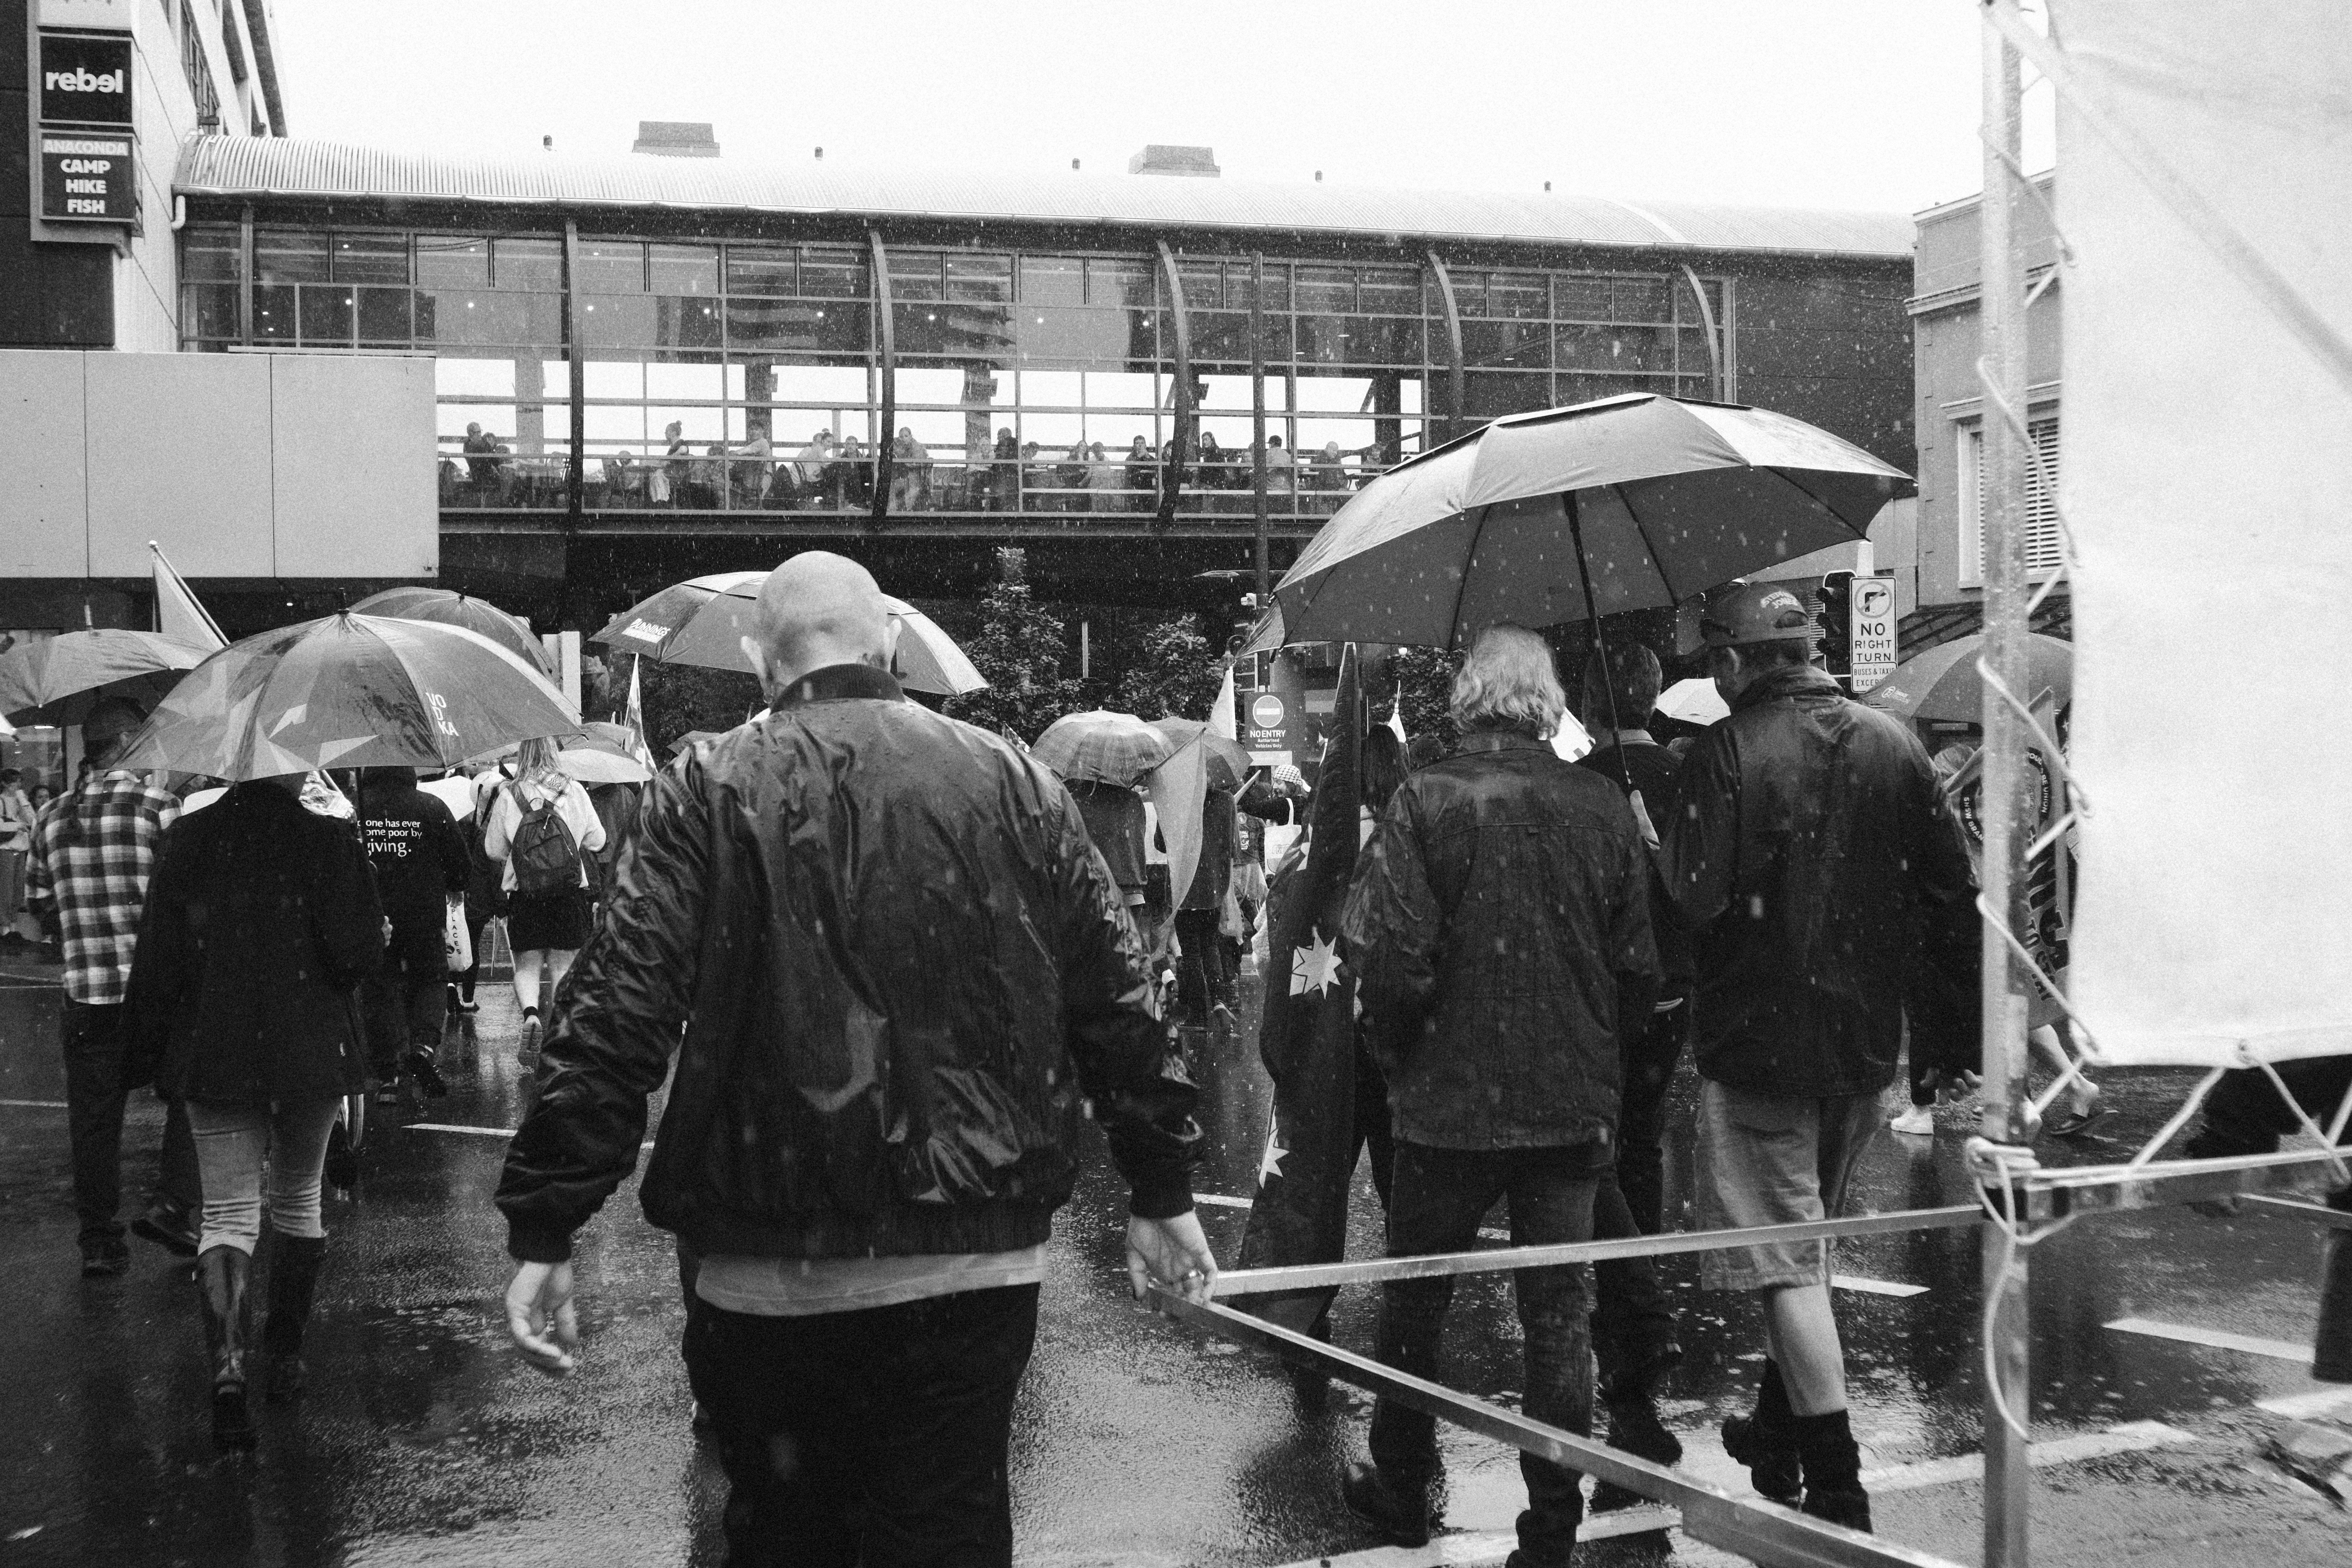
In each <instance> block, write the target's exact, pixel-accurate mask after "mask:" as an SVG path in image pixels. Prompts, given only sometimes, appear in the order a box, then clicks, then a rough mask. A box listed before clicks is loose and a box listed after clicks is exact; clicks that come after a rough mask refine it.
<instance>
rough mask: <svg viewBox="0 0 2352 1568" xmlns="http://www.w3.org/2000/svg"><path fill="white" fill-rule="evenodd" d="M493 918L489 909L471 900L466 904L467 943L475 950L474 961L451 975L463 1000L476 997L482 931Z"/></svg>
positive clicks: (459, 998)
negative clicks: (478, 905) (475, 983)
mask: <svg viewBox="0 0 2352 1568" xmlns="http://www.w3.org/2000/svg"><path fill="white" fill-rule="evenodd" d="M493 918H494V917H493V916H492V914H491V912H490V911H489V910H486V909H479V908H477V907H476V906H475V905H474V904H472V903H470V902H469V903H467V906H466V945H467V947H468V948H470V949H472V950H473V954H474V962H473V963H469V964H467V966H466V968H465V970H464V971H463V972H462V973H458V974H456V975H454V976H452V977H451V978H452V981H453V982H454V984H456V985H457V999H458V1000H459V1001H461V1002H471V1001H472V1000H473V999H474V982H475V981H477V980H479V979H480V978H481V977H482V931H483V930H484V929H485V928H486V927H488V925H489V923H490V921H491V920H492V919H493Z"/></svg>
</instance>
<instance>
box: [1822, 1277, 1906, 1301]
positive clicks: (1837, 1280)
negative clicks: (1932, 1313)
mask: <svg viewBox="0 0 2352 1568" xmlns="http://www.w3.org/2000/svg"><path fill="white" fill-rule="evenodd" d="M1830 1283H1831V1284H1832V1285H1834V1286H1836V1287H1837V1288H1838V1289H1841V1290H1860V1291H1862V1292H1864V1294H1865V1295H1871V1296H1924V1295H1926V1294H1927V1287H1926V1286H1925V1285H1906V1284H1904V1283H1902V1282H1901V1281H1900V1280H1895V1279H1864V1278H1863V1277H1862V1276H1861V1275H1859V1274H1832V1275H1831V1276H1830Z"/></svg>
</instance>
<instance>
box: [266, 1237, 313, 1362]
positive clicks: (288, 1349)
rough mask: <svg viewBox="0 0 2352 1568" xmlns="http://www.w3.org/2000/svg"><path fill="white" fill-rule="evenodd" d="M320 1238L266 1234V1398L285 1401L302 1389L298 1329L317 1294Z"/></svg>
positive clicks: (306, 1318)
mask: <svg viewBox="0 0 2352 1568" xmlns="http://www.w3.org/2000/svg"><path fill="white" fill-rule="evenodd" d="M326 1257H327V1238H326V1237H323V1236H287V1235H285V1234H283V1233H282V1232H281V1233H279V1234H278V1235H277V1236H275V1237H272V1238H271V1252H270V1256H269V1315H268V1318H267V1319H265V1320H264V1321H263V1322H262V1325H261V1348H262V1350H263V1351H264V1352H267V1353H268V1357H269V1397H270V1399H271V1401H272V1402H275V1401H278V1400H281V1399H290V1398H292V1397H293V1396H294V1395H295V1394H299V1393H301V1392H302V1383H303V1367H302V1330H303V1327H304V1326H305V1325H306V1324H307V1323H309V1322H310V1300H311V1298H312V1297H313V1296H315V1295H316V1294H317V1293H318V1289H319V1266H320V1264H321V1263H323V1262H324V1261H325V1260H326Z"/></svg>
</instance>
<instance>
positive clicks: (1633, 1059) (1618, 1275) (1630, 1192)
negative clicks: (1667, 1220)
mask: <svg viewBox="0 0 2352 1568" xmlns="http://www.w3.org/2000/svg"><path fill="white" fill-rule="evenodd" d="M1689 1014H1690V1004H1688V1003H1687V1002H1685V1004H1684V1005H1681V1006H1679V1007H1677V1008H1675V1010H1674V1011H1672V1012H1670V1013H1653V1014H1652V1015H1651V1016H1650V1026H1649V1027H1648V1028H1647V1029H1646V1030H1644V1031H1643V1035H1642V1037H1641V1038H1640V1039H1639V1040H1637V1041H1635V1042H1634V1043H1633V1045H1632V1046H1630V1047H1626V1048H1625V1049H1624V1050H1622V1052H1620V1053H1619V1061H1620V1063H1621V1065H1622V1069H1623V1070H1622V1074H1621V1075H1620V1076H1621V1077H1622V1079H1623V1089H1622V1092H1621V1094H1620V1096H1619V1108H1618V1112H1617V1163H1616V1166H1615V1168H1614V1169H1613V1170H1612V1171H1610V1172H1609V1173H1607V1174H1606V1175H1604V1176H1602V1177H1601V1186H1600V1190H1599V1191H1598V1192H1596V1193H1595V1194H1593V1200H1592V1234H1593V1236H1594V1237H1595V1238H1596V1239H1598V1240H1601V1241H1614V1240H1616V1239H1618V1238H1620V1237H1629V1236H1655V1235H1656V1234H1657V1233H1658V1231H1659V1230H1660V1229H1661V1228H1662V1227H1663V1225H1664V1209H1665V1131H1666V1091H1667V1090H1668V1089H1671V1088H1673V1087H1674V1081H1675V1067H1676V1066H1677V1065H1678V1064H1679V1063H1680V1061H1681V1059H1682V1054H1683V1038H1684V1029H1685V1023H1686V1021H1687V1019H1688V1016H1689ZM1592 1278H1593V1285H1594V1288H1595V1292H1596V1294H1597V1296H1598V1298H1599V1304H1598V1305H1597V1306H1596V1307H1595V1308H1594V1309H1593V1313H1592V1331H1593V1349H1594V1350H1595V1351H1596V1352H1598V1353H1599V1355H1600V1357H1601V1375H1602V1376H1604V1377H1614V1376H1615V1374H1616V1373H1617V1371H1618V1369H1619V1368H1620V1367H1621V1366H1623V1365H1626V1364H1629V1363H1630V1364H1634V1365H1639V1364H1641V1363H1644V1362H1646V1361H1648V1360H1649V1359H1650V1357H1652V1356H1653V1355H1654V1354H1655V1353H1656V1352H1657V1351H1658V1349H1659V1347H1660V1346H1662V1345H1664V1343H1665V1342H1667V1341H1668V1340H1671V1339H1672V1338H1674V1334H1675V1317H1674V1313H1673V1311H1672V1310H1670V1309H1669V1308H1668V1307H1667V1305H1666V1296H1665V1291H1664V1288H1663V1287H1661V1286H1660V1285H1659V1283H1658V1266H1657V1263H1656V1261H1655V1260H1654V1259H1652V1258H1618V1259H1617V1260H1615V1261H1614V1262H1610V1263H1596V1264H1594V1265H1593V1266H1592Z"/></svg>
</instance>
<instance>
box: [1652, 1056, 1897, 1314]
mask: <svg viewBox="0 0 2352 1568" xmlns="http://www.w3.org/2000/svg"><path fill="white" fill-rule="evenodd" d="M1879 1100H1880V1094H1879V1091H1878V1090H1875V1089H1873V1090H1871V1091H1869V1092H1867V1093H1864V1094H1840V1095H1826V1096H1814V1095H1782V1094H1763V1093H1759V1092H1758V1091H1757V1090H1754V1089H1734V1088H1732V1087H1731V1086H1730V1085H1728V1084H1721V1083H1717V1082H1715V1081H1713V1080H1712V1079H1707V1080H1705V1081H1702V1082H1701V1084H1700V1085H1699V1100H1698V1181H1697V1184H1696V1187H1697V1197H1698V1205H1697V1207H1698V1225H1699V1228H1700V1229H1702V1230H1746V1229H1748V1228H1750V1227H1751V1226H1764V1225H1797V1224H1801V1223H1803V1222H1805V1221H1807V1220H1819V1219H1828V1218H1830V1217H1831V1216H1832V1215H1836V1214H1837V1213H1838V1212H1839V1210H1840V1209H1841V1208H1843V1206H1844V1204H1845V1188H1846V1182H1847V1179H1848V1178H1849V1177H1851V1176H1852V1175H1853V1166H1854V1162H1855V1161H1856V1160H1857V1159H1859V1158H1860V1157H1861V1154H1862V1151H1863V1150H1864V1147H1866V1146H1867V1145H1868V1144H1869V1142H1870V1140H1871V1137H1872V1135H1873V1134H1874V1133H1875V1132H1876V1131H1878V1124H1879V1109H1880V1108H1879ZM1829 1278H1830V1244H1829V1243H1828V1242H1825V1241H1790V1242H1777V1243H1774V1244H1772V1245H1769V1246H1764V1247H1732V1248H1728V1249H1727V1250H1723V1251H1717V1252H1708V1253H1703V1254H1701V1255H1700V1260H1699V1283H1700V1284H1701V1285H1702V1286H1704V1287H1705V1288H1706V1289H1709V1290H1769V1289H1777V1288H1779V1287H1781V1286H1785V1285H1827V1284H1828V1283H1829Z"/></svg>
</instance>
